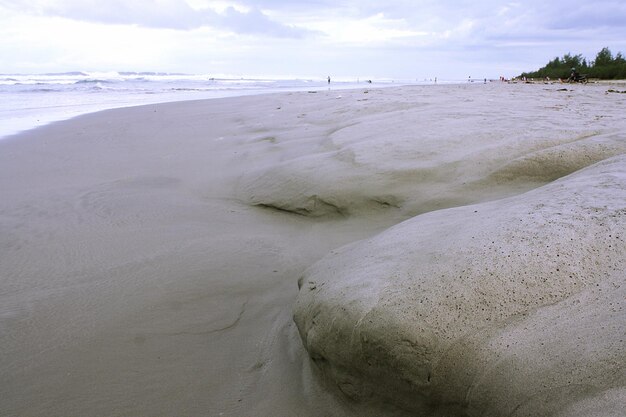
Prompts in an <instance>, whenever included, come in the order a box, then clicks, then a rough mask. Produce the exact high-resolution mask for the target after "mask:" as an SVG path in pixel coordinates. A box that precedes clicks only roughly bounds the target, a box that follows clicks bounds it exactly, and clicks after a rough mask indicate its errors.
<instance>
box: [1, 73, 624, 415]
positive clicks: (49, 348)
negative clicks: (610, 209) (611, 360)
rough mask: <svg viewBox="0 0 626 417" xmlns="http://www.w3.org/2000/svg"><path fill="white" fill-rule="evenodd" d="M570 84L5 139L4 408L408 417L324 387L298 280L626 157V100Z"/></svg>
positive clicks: (425, 93)
mask: <svg viewBox="0 0 626 417" xmlns="http://www.w3.org/2000/svg"><path fill="white" fill-rule="evenodd" d="M561 88H563V86H561V85H506V84H490V85H468V86H428V87H411V88H393V89H384V90H369V91H366V90H358V91H352V92H348V91H340V92H336V91H327V92H320V93H316V94H311V93H305V92H304V93H289V94H279V95H268V96H256V97H242V98H234V99H220V100H214V101H199V102H186V103H171V104H163V105H151V106H145V107H137V108H129V109H120V110H111V111H106V112H101V113H96V114H92V115H87V116H83V117H79V118H77V119H74V120H71V121H67V122H60V123H56V124H54V125H51V126H48V127H45V128H42V129H37V130H34V131H32V132H28V133H25V134H22V135H20V136H19V137H16V138H13V139H7V140H3V141H0V193H1V195H2V198H1V199H0V249H1V250H0V346H1V347H2V354H1V355H0V369H1V370H2V378H1V379H0V415H20V416H23V415H28V416H44V415H45V416H48V415H63V416H85V415H90V416H114V415H207V416H219V415H224V416H229V415H230V416H241V415H246V416H282V415H285V416H287V415H298V416H302V417H306V416H320V415H324V416H348V415H355V416H357V415H359V416H361V415H366V414H367V413H370V414H371V415H385V413H391V414H389V415H397V414H393V413H395V411H390V408H389V406H388V405H385V406H384V407H383V410H380V409H379V405H380V404H379V403H380V401H379V400H378V399H375V400H373V401H364V402H362V403H360V402H354V401H353V400H350V399H348V398H347V397H345V396H344V395H343V394H338V393H337V390H336V389H335V388H334V387H335V386H336V380H334V379H333V378H324V377H321V376H320V375H319V374H320V373H319V372H317V365H315V364H312V363H311V362H310V361H309V358H308V353H307V351H305V349H304V348H303V343H302V341H301V339H300V335H299V334H298V331H297V329H296V326H295V324H294V323H293V321H292V314H293V304H294V301H295V299H296V295H297V293H298V286H297V281H298V278H299V277H301V276H302V274H303V273H304V271H305V270H306V269H307V268H309V267H311V266H312V265H314V264H315V263H316V262H317V261H318V260H320V259H321V258H322V257H324V255H326V254H329V253H330V255H329V256H333V252H334V251H335V250H337V249H338V248H339V247H341V246H342V245H344V244H348V243H351V242H356V241H358V240H360V239H369V238H371V237H373V236H375V235H377V234H378V233H380V232H383V231H384V230H385V229H388V228H389V227H391V226H393V225H395V224H398V223H400V222H402V221H403V220H406V219H409V218H412V217H413V216H416V215H419V214H421V213H426V212H430V211H434V210H439V209H445V208H449V207H456V206H462V205H467V204H474V203H482V202H485V201H491V200H497V199H500V198H503V197H511V198H515V197H514V196H516V195H519V194H521V193H523V192H525V191H528V190H530V189H533V188H536V187H540V186H542V185H544V184H546V183H549V182H551V181H553V180H555V179H557V178H560V177H562V176H565V175H567V174H570V173H572V172H575V171H578V170H580V169H582V168H584V167H586V166H589V165H592V164H594V163H596V162H599V161H602V160H605V159H607V158H610V157H612V156H614V155H620V154H624V153H626V121H625V120H624V117H623V110H624V108H626V106H625V104H626V97H625V96H626V95H621V94H613V93H610V94H606V90H607V87H606V86H600V85H586V86H566V88H568V89H569V91H558V90H559V89H561ZM622 167H623V165H622ZM577 175H578V174H577ZM582 175H584V174H582ZM590 183H591V182H590ZM592 186H593V185H592ZM621 187H622V189H623V188H624V187H625V186H624V180H623V177H622V182H621ZM546 193H547V192H546ZM544 194H545V193H544ZM548 194H549V193H548ZM597 203H598V205H599V207H601V206H602V205H603V204H604V202H603V201H598V202H597ZM493 204H498V203H497V202H495V203H493ZM572 204H573V206H571V207H569V208H570V209H571V210H573V211H574V212H575V211H576V205H575V202H574V201H572ZM624 206H626V203H624ZM618 210H619V207H618ZM442 213H444V214H435V213H433V215H437V216H439V217H438V218H440V219H441V220H440V222H442V223H444V224H445V222H446V216H445V212H442ZM429 215H431V214H429ZM581 216H582V214H581ZM623 217H624V216H623V212H622V217H621V218H620V219H621V220H620V221H621V223H619V225H623V224H624V218H623ZM419 218H420V217H417V218H416V219H419ZM524 218H525V217H524V216H522V219H524ZM416 221H418V222H419V221H420V220H416ZM482 221H484V222H485V225H486V226H485V229H486V230H489V227H491V226H488V225H489V222H490V218H489V217H485V218H484V219H483V220H482ZM387 233H389V232H387ZM381 236H383V235H381ZM574 237H577V236H574ZM554 238H555V239H557V240H558V238H557V237H554ZM566 238H570V236H567V237H564V239H566ZM622 244H623V241H622ZM357 245H359V244H357ZM440 245H445V240H442V241H441V242H440ZM376 250H377V249H376V248H374V251H376ZM398 250H399V251H398V252H397V253H394V254H393V256H395V257H399V258H402V257H403V253H402V252H401V250H404V249H401V248H400V247H398ZM342 251H345V249H342ZM621 253H622V252H618V255H617V256H623V255H620V254H621ZM371 255H372V256H373V255H376V254H375V253H372V254H371ZM364 256H369V255H364ZM390 256H391V255H390ZM593 256H596V255H593ZM597 256H600V255H597ZM391 258H393V257H391ZM391 258H390V259H391ZM475 261H476V262H478V263H480V262H481V260H480V259H476V260H475ZM325 262H326V261H325ZM354 262H355V259H353V258H346V260H345V263H346V265H350V266H346V268H351V269H355V268H356V269H358V268H365V272H367V274H374V276H376V274H382V275H384V274H388V273H389V265H394V262H393V261H389V262H388V263H381V264H380V267H379V266H377V265H379V264H369V263H367V262H365V263H363V264H362V265H361V264H359V263H358V260H357V264H356V265H355V264H354ZM340 263H341V262H340ZM318 265H322V266H323V265H324V263H322V264H318ZM619 265H621V266H620V267H623V263H622V264H619ZM315 268H319V266H315V267H313V269H312V270H315ZM377 268H378V269H377ZM309 271H311V270H309ZM309 273H310V272H307V274H309ZM615 274H616V275H615V276H614V277H613V278H611V280H612V281H611V282H622V283H623V280H624V270H623V269H621V270H618V271H617V272H616V273H615ZM307 276H308V275H307ZM364 277H365V275H364V274H360V275H359V274H356V275H354V276H352V275H350V274H345V275H344V276H342V277H339V278H340V279H348V280H350V279H353V280H355V282H356V283H357V284H358V283H360V282H361V283H364V285H375V282H376V279H375V278H374V279H371V280H370V281H367V280H365V281H363V278H364ZM615 277H617V278H615ZM372 283H374V284H372ZM603 285H604V283H603ZM576 294H577V293H575V292H572V295H573V296H574V295H576ZM613 301H615V300H613ZM613 301H610V300H607V301H601V302H605V303H609V302H613ZM546 314H547V313H546ZM555 314H556V313H555ZM581 314H582V313H581ZM557 316H558V315H557ZM557 316H554V315H552V316H550V317H552V318H551V319H550V320H556V319H554V318H553V317H557ZM623 322H624V321H622V325H621V327H619V328H618V329H617V331H618V332H620V331H621V332H624V324H623ZM545 328H546V327H545V326H544V327H542V329H544V330H545ZM508 331H510V332H511V335H512V336H508V337H523V334H522V335H521V336H515V335H516V333H515V331H517V330H516V329H514V328H512V329H508ZM563 334H564V336H562V338H565V339H567V337H571V336H572V335H571V334H568V333H567V331H565V330H564V333H563ZM568 335H569V336H568ZM340 336H341V335H340ZM342 337H343V336H342ZM476 345H477V346H478V345H480V344H479V343H478V342H476ZM480 346H481V348H482V346H484V345H480ZM477 349H478V348H477ZM478 350H479V349H478ZM478 350H477V351H478ZM524 352H526V353H528V352H532V349H530V348H527V349H526V350H524ZM409 362H410V361H409ZM622 362H623V361H622ZM357 367H358V365H357ZM392 378H393V377H392ZM618 382H619V381H618ZM614 385H615V384H614ZM623 385H624V383H623V381H622V387H623ZM616 386H618V387H619V384H617V385H616ZM343 390H344V392H346V391H348V392H347V393H348V394H355V395H352V396H353V397H355V398H357V397H358V395H357V393H355V392H350V389H348V388H346V386H345V385H344V386H343ZM515 392H517V391H515ZM616 392H617V394H616ZM488 394H489V395H491V393H487V394H485V396H487V395H488ZM476 395H478V394H476ZM494 395H495V394H494ZM498 395H500V394H498ZM520 395H525V394H524V393H522V394H520ZM484 398H487V397H484ZM598 398H618V399H619V398H623V396H622V394H620V393H619V390H618V391H615V390H613V391H610V392H609V391H607V392H599V393H598ZM485 401H486V400H485ZM490 404H491V403H490ZM580 404H581V405H580V407H582V408H584V407H587V409H590V408H594V404H595V403H594V402H593V400H592V399H588V398H586V397H585V398H580ZM396 405H401V406H403V407H404V408H408V409H411V405H410V404H409V405H408V406H406V404H404V403H402V404H401V403H400V402H399V403H397V404H396ZM568 405H571V404H568ZM582 408H581V409H582ZM559 410H560V412H563V413H565V412H567V410H566V408H565V407H561V408H560V409H559ZM563 415H566V414H563Z"/></svg>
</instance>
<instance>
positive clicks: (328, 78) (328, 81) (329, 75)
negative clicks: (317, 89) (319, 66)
mask: <svg viewBox="0 0 626 417" xmlns="http://www.w3.org/2000/svg"><path fill="white" fill-rule="evenodd" d="M328 84H330V75H329V76H328Z"/></svg>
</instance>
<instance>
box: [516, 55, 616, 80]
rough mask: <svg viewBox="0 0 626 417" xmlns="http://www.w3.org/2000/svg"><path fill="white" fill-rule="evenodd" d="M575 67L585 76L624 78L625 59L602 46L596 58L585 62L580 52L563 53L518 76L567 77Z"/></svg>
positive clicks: (612, 78) (607, 78) (603, 78)
mask: <svg viewBox="0 0 626 417" xmlns="http://www.w3.org/2000/svg"><path fill="white" fill-rule="evenodd" d="M572 68H575V69H576V71H577V72H578V73H579V74H585V75H586V76H587V78H599V79H601V80H617V79H626V59H624V57H623V56H622V53H621V52H618V53H617V54H616V55H615V56H613V54H612V53H611V51H610V50H609V48H607V47H605V48H602V50H601V51H600V52H598V54H597V55H596V59H594V60H593V61H590V62H587V60H586V59H585V58H583V56H582V54H578V55H572V54H569V53H567V54H565V55H563V57H562V58H559V57H556V58H554V59H553V60H552V61H550V62H548V64H547V65H546V66H545V67H542V68H540V69H538V70H537V71H534V72H524V73H522V74H521V75H520V77H522V78H523V77H526V78H547V77H549V78H550V79H557V78H567V77H569V76H570V74H571V72H572Z"/></svg>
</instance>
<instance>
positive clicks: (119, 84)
mask: <svg viewBox="0 0 626 417" xmlns="http://www.w3.org/2000/svg"><path fill="white" fill-rule="evenodd" d="M408 83H414V82H407V81H398V80H382V81H381V80H376V81H375V82H374V83H373V84H370V83H369V82H368V81H367V80H362V81H359V80H340V81H335V80H332V82H331V83H330V84H328V81H327V80H326V79H318V80H312V79H293V80H280V79H246V78H215V77H212V76H210V75H190V74H169V73H155V72H106V73H104V72H67V73H58V74H35V75H33V74H26V75H25V74H0V139H2V138H4V137H7V136H9V135H13V134H15V133H18V132H21V131H24V130H28V129H32V128H35V127H38V126H41V125H44V124H47V123H50V122H53V121H58V120H65V119H69V118H71V117H74V116H78V115H80V114H85V113H91V112H95V111H99V110H105V109H112V108H118V107H129V106H135V105H142V104H153V103H161V102H171V101H183V100H197V99H207V98H220V97H231V96H243V95H250V94H261V93H270V92H280V91H305V90H322V89H327V88H332V89H348V88H358V87H364V86H373V87H382V86H391V85H405V84H408Z"/></svg>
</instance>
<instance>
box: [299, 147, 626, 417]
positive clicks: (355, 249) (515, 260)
mask: <svg viewBox="0 0 626 417" xmlns="http://www.w3.org/2000/svg"><path fill="white" fill-rule="evenodd" d="M624 172H626V157H625V156H621V157H616V158H612V159H609V160H607V161H603V162H601V163H599V164H596V165H594V166H592V167H590V168H587V169H585V170H582V171H580V172H577V173H575V174H573V175H570V176H568V177H565V178H563V179H561V180H558V181H556V182H554V183H551V184H549V185H546V186H544V187H541V188H539V189H537V190H534V191H531V192H528V193H526V194H523V195H520V196H517V197H512V198H508V199H504V200H499V201H494V202H490V203H483V204H477V205H473V206H465V207H459V208H454V209H447V210H441V211H437V212H432V213H428V214H425V215H421V216H418V217H415V218H413V219H410V220H408V221H405V222H403V223H401V224H399V225H397V226H394V227H392V228H391V229H388V230H387V231H385V232H383V233H381V234H380V235H378V236H376V237H374V238H372V239H370V240H366V241H362V242H358V243H355V244H352V245H349V246H346V247H344V248H342V249H339V250H336V251H334V252H332V253H330V254H329V255H328V256H327V257H325V258H324V259H323V260H322V261H320V262H318V263H317V264H315V265H314V266H312V267H311V268H310V269H309V270H308V271H307V272H306V273H305V275H304V276H303V277H302V278H301V280H300V286H301V289H300V293H299V296H298V299H297V304H296V307H295V321H296V324H297V325H298V328H299V331H300V334H301V337H302V339H303V341H304V345H305V347H306V349H307V350H308V352H309V355H310V356H311V358H312V359H313V361H314V362H315V363H316V364H317V365H318V367H319V368H320V369H321V370H322V372H323V374H325V376H326V377H327V378H329V379H330V380H331V381H333V382H334V383H335V384H336V385H337V386H338V387H339V389H340V390H341V391H343V392H344V393H345V394H346V395H348V396H349V397H352V398H354V399H358V400H361V401H373V402H381V401H382V402H389V403H393V404H395V405H399V406H401V407H402V408H405V409H407V410H411V411H413V412H423V413H431V414H429V415H439V414H440V413H441V414H445V415H450V414H452V415H470V416H499V415H515V416H522V415H524V416H525V415H554V414H555V413H557V412H565V411H566V410H567V412H568V415H585V411H584V410H587V409H589V408H590V407H591V408H594V407H602V409H603V410H606V412H607V413H609V414H610V412H611V411H610V410H615V409H616V408H615V407H617V406H616V404H619V403H621V404H623V403H624V401H625V400H626V398H625V397H624V393H625V392H624V387H625V386H626V377H625V376H624V375H625V373H624V363H625V361H624V360H625V359H626V351H625V349H624V338H625V337H626V334H625V332H626V329H625V325H624V323H626V311H625V310H624V306H623V300H624V296H625V292H624V291H625V288H626V287H625V286H624V284H625V282H624V279H625V278H624V276H625V271H626V236H625V235H624V230H626V203H625V202H626V175H624ZM559 415H560V414H559Z"/></svg>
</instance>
